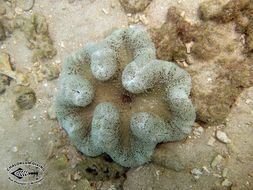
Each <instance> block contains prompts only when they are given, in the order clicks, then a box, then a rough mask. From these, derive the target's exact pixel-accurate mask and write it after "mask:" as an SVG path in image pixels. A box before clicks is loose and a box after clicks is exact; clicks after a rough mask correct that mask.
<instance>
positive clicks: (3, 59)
mask: <svg viewBox="0 0 253 190" xmlns="http://www.w3.org/2000/svg"><path fill="white" fill-rule="evenodd" d="M0 74H4V75H7V76H8V77H10V78H12V79H14V80H16V82H17V84H18V85H25V86H26V85H28V84H29V83H28V76H26V75H25V74H23V73H22V72H20V71H14V70H13V69H12V67H11V64H10V56H9V54H7V53H2V52H0Z"/></svg>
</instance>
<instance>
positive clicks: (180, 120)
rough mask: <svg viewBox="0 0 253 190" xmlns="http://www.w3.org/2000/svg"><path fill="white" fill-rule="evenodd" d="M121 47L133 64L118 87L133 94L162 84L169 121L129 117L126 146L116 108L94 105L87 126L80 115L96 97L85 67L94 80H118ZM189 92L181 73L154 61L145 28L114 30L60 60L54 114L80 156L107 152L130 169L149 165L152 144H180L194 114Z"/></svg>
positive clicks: (145, 114) (187, 79)
mask: <svg viewBox="0 0 253 190" xmlns="http://www.w3.org/2000/svg"><path fill="white" fill-rule="evenodd" d="M126 46H127V48H128V49H129V50H130V51H131V53H132V57H133V59H132V60H131V62H130V63H128V64H127V65H126V66H125V67H124V68H123V71H122V74H121V75H120V76H121V81H122V86H123V88H124V89H125V90H127V91H128V92H129V93H133V94H136V95H138V94H140V93H145V92H146V91H147V90H148V89H152V88H154V87H155V85H157V84H158V83H159V84H160V83H161V82H162V83H163V85H164V87H165V89H164V91H165V97H164V98H165V100H166V103H167V104H168V109H169V110H170V112H171V117H170V120H169V121H167V120H164V119H163V118H161V117H159V116H158V115H155V114H153V113H149V112H135V113H133V114H132V116H131V119H130V121H129V124H128V125H129V130H130V131H129V135H128V137H129V138H128V142H127V143H125V142H124V136H125V135H124V134H122V130H121V127H120V126H121V120H120V112H119V109H118V108H117V107H116V106H115V105H114V104H113V103H111V102H100V103H98V105H96V107H95V110H94V112H93V113H92V121H91V122H90V123H89V122H87V117H86V116H85V115H84V114H83V112H82V110H83V109H86V108H87V107H88V106H89V105H90V104H91V103H92V102H93V101H94V98H95V96H96V89H94V88H95V87H94V86H93V85H92V83H91V82H90V81H89V80H88V77H87V76H85V75H84V74H83V72H82V70H83V67H84V65H85V64H88V65H89V68H90V70H91V73H92V75H93V77H94V78H95V79H96V80H98V81H102V82H106V81H110V80H111V79H112V78H113V77H115V76H117V75H116V73H117V72H118V67H119V65H118V54H119V50H120V49H121V48H124V47H126ZM190 89H191V78H190V76H189V74H188V73H187V72H186V71H184V70H183V69H181V68H179V67H178V66H177V65H176V64H174V63H172V62H167V61H162V60H157V59H156V56H155V48H154V44H153V43H152V41H151V39H150V37H149V35H148V34H147V32H146V30H145V29H143V28H141V27H134V28H129V29H119V30H116V31H114V32H113V33H112V34H111V35H109V36H108V37H107V38H105V39H104V40H102V41H100V42H98V43H94V44H87V45H85V46H84V47H83V48H81V49H79V50H78V51H77V52H75V53H73V54H72V55H71V56H69V57H68V58H67V59H66V60H65V62H64V64H63V67H62V73H61V76H60V88H59V90H58V94H57V97H56V114H57V118H58V121H59V123H60V126H61V127H62V128H64V129H65V130H66V132H67V133H68V135H69V138H70V139H71V141H72V143H73V144H74V145H75V146H76V147H77V149H78V150H80V151H81V152H82V153H84V154H85V155H87V156H93V157H94V156H98V155H100V154H102V153H106V154H108V155H109V156H110V157H111V158H112V159H113V160H114V161H115V162H117V163H119V164H121V165H122V166H126V167H135V166H139V165H142V164H144V163H146V162H148V161H149V160H150V157H151V155H152V153H153V151H154V149H155V147H156V145H157V143H161V142H169V141H177V140H181V139H183V138H185V137H186V136H187V135H188V134H189V133H191V129H192V125H193V123H194V120H195V110H194V107H193V105H192V102H191V100H190V99H189V93H190Z"/></svg>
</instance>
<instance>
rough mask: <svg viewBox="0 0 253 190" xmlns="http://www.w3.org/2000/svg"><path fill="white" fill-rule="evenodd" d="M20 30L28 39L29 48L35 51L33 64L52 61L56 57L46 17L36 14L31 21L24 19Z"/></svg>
mask: <svg viewBox="0 0 253 190" xmlns="http://www.w3.org/2000/svg"><path fill="white" fill-rule="evenodd" d="M20 28H21V30H22V31H23V32H24V34H25V37H26V39H27V47H28V48H29V49H32V50H34V53H33V58H32V60H33V62H36V61H40V60H41V59H51V58H53V57H54V56H55V55H56V49H55V48H54V46H53V41H52V39H51V38H50V36H49V31H48V24H47V22H46V17H45V16H43V15H41V14H38V13H35V14H33V15H32V16H31V18H29V19H25V18H24V22H22V23H21V26H20Z"/></svg>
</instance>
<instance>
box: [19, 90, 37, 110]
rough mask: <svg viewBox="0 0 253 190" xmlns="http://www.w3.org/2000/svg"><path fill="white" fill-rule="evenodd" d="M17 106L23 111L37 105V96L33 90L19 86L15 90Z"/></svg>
mask: <svg viewBox="0 0 253 190" xmlns="http://www.w3.org/2000/svg"><path fill="white" fill-rule="evenodd" d="M15 93H16V104H17V106H18V107H19V108H20V109H22V110H29V109H31V108H32V107H33V106H34V104H35V103H36V96H35V92H34V90H33V89H31V88H29V87H24V86H18V87H17V88H16V89H15Z"/></svg>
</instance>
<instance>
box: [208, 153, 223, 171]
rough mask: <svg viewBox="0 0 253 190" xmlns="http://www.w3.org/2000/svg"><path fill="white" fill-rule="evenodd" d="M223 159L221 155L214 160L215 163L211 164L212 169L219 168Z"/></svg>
mask: <svg viewBox="0 0 253 190" xmlns="http://www.w3.org/2000/svg"><path fill="white" fill-rule="evenodd" d="M222 159H223V157H222V156H221V155H219V154H218V155H217V156H216V157H215V158H214V159H213V161H212V163H211V167H212V168H215V167H216V166H218V165H219V164H220V163H221V161H222Z"/></svg>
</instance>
